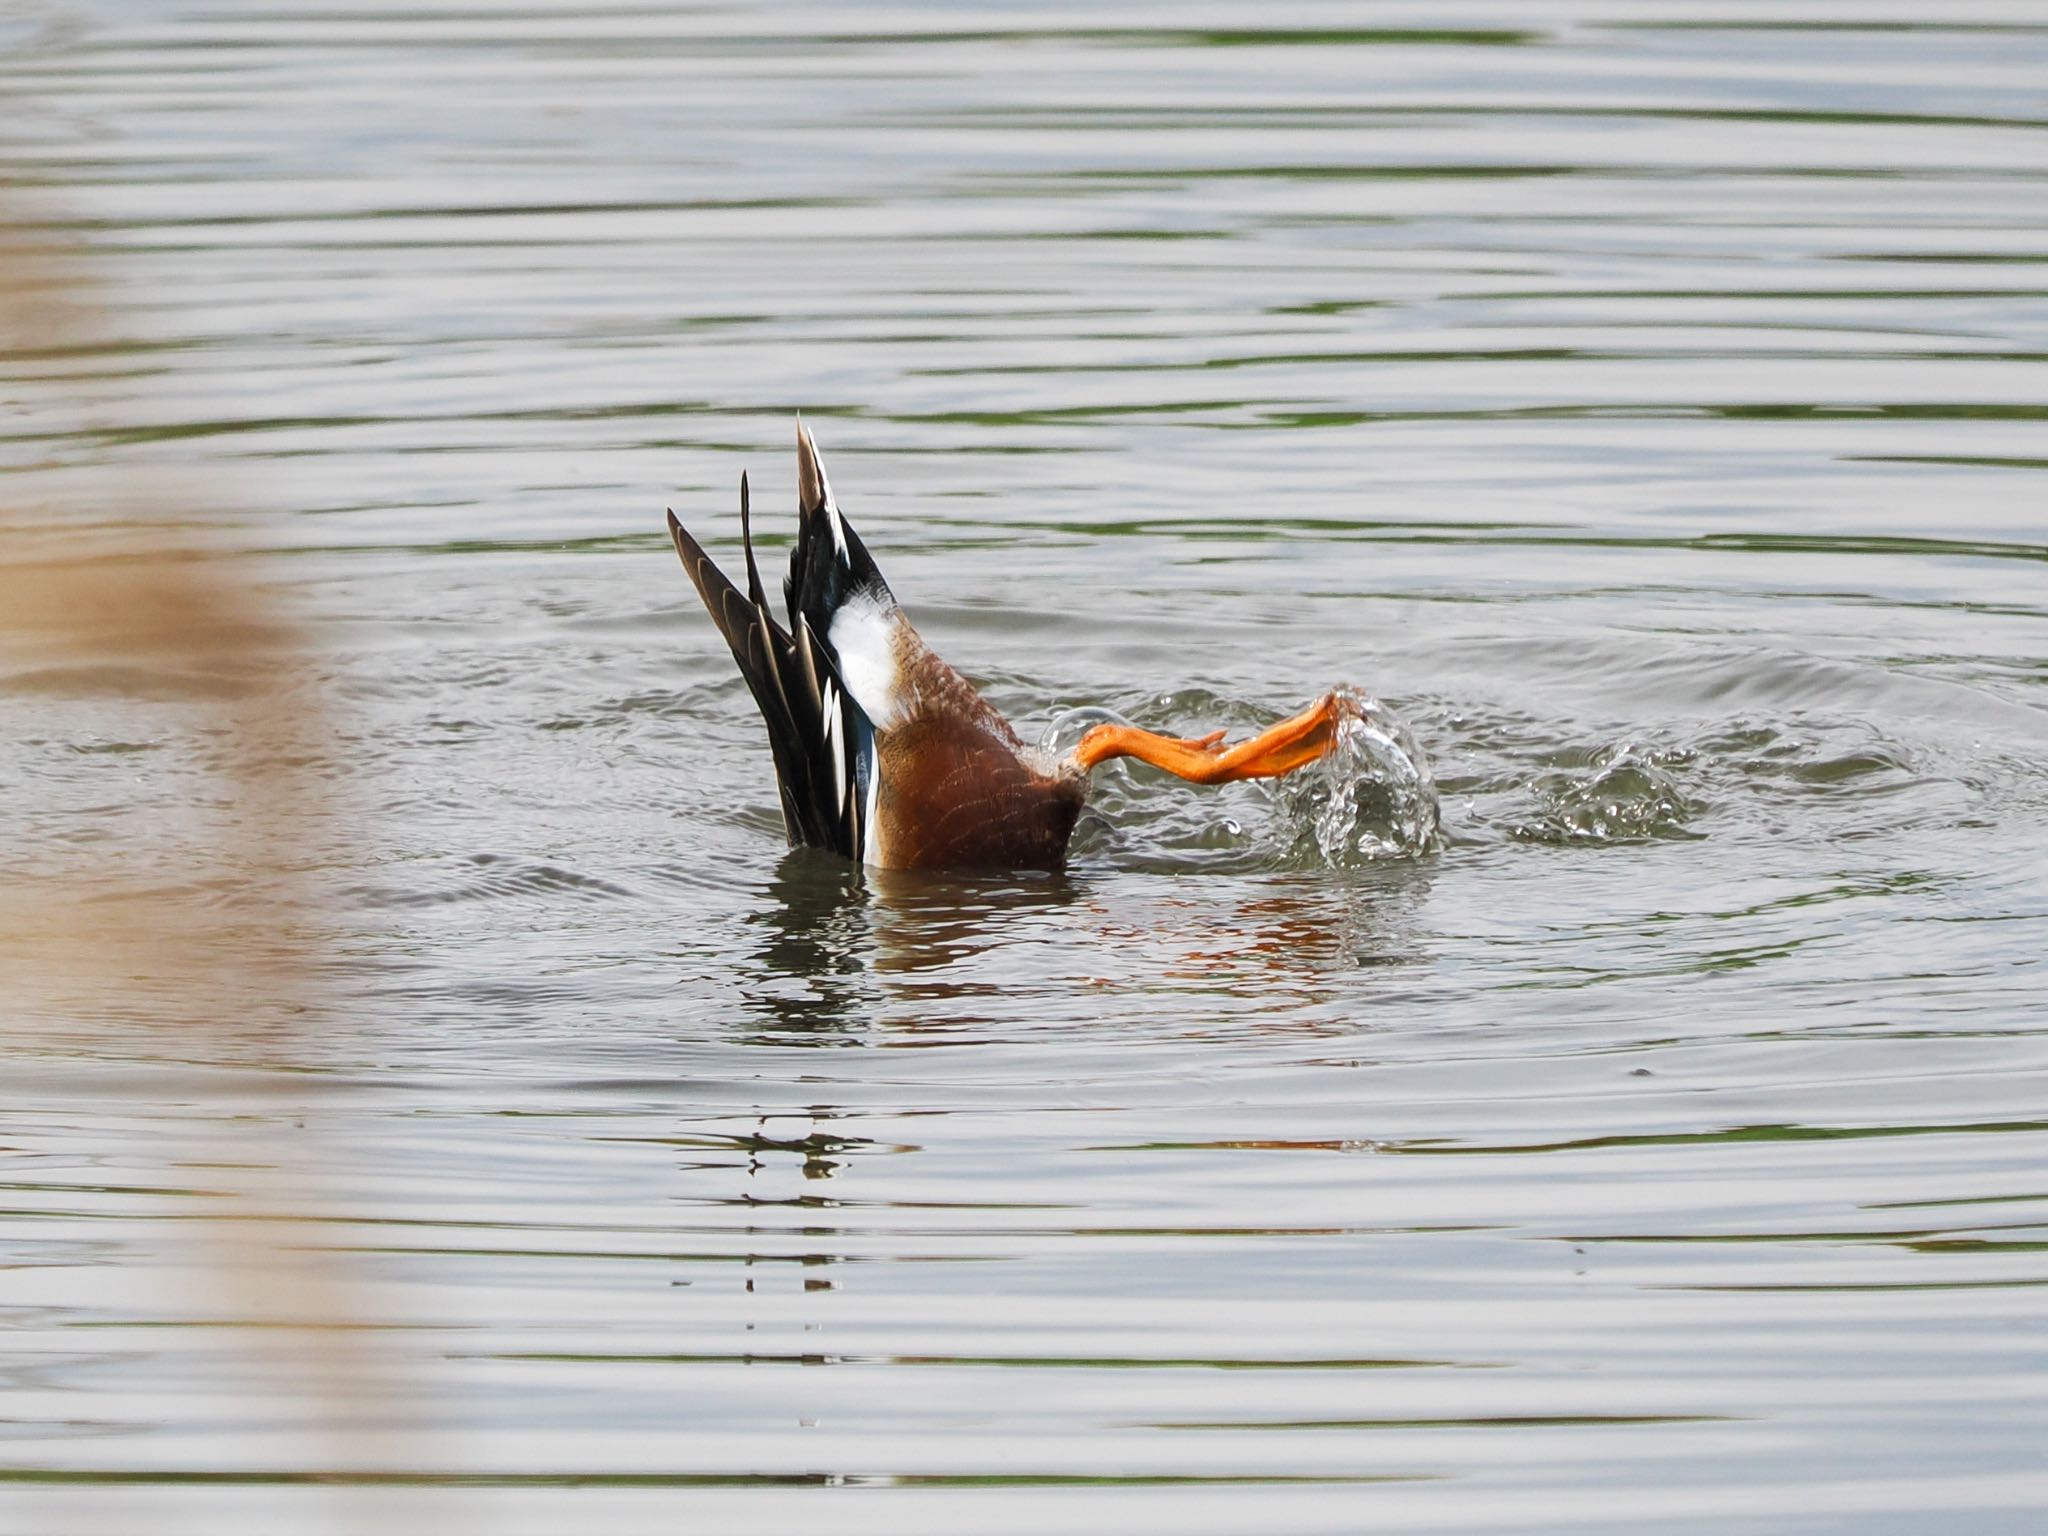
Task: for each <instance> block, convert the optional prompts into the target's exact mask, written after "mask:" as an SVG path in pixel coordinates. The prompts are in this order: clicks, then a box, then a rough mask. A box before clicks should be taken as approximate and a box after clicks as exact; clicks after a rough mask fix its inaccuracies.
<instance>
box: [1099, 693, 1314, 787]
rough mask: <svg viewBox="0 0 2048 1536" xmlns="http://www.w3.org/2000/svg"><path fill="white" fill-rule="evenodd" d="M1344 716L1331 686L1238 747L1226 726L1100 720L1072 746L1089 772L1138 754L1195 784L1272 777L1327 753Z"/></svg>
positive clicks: (1226, 782) (1143, 759)
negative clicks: (1188, 729)
mask: <svg viewBox="0 0 2048 1536" xmlns="http://www.w3.org/2000/svg"><path fill="white" fill-rule="evenodd" d="M1343 718H1344V705H1343V703H1342V702H1341V701H1340V700H1339V699H1338V696H1337V695H1336V694H1335V693H1334V692H1332V693H1326V694H1324V695H1323V696H1322V697H1321V698H1320V699H1317V700H1316V701H1315V703H1313V704H1311V705H1309V707H1308V708H1307V709H1304V710H1303V711H1302V712H1301V713H1300V714H1298V715H1295V716H1293V717H1291V718H1290V719H1286V720H1282V721H1281V722H1280V723H1279V724H1278V725H1276V726H1273V727H1272V728H1271V729H1269V730H1265V731H1261V732H1260V733H1259V734H1258V735H1256V736H1254V737H1252V738H1251V739H1250V740H1249V741H1241V742H1239V743H1238V744H1237V745H1236V746H1234V747H1224V746H1223V745H1222V744H1221V743H1222V741H1223V737H1224V735H1225V732H1223V731H1211V732H1210V733H1209V734H1208V735H1206V736H1200V737H1193V738H1188V737H1179V736H1155V735H1153V734H1152V733H1151V732H1150V731H1141V730H1139V729H1138V728H1137V727H1136V726H1132V725H1098V726H1096V727H1095V729H1093V730H1092V731H1090V732H1089V733H1088V734H1087V735H1085V736H1083V737H1082V738H1081V742H1080V745H1078V746H1077V747H1075V748H1074V761H1075V762H1076V763H1077V764H1078V765H1079V766H1080V768H1081V769H1082V771H1083V772H1086V771H1087V770H1088V769H1090V768H1093V767H1094V766H1095V765H1096V764H1097V763H1103V762H1107V761H1108V760H1109V759H1110V758H1112V757H1135V758H1137V759H1139V760H1140V761H1141V762H1147V763H1150V764H1151V765H1152V766H1153V767H1155V768H1164V769H1165V770H1166V771H1167V772H1168V773H1171V774H1175V775H1177V776H1178V777H1180V778H1183V779H1186V780H1188V781H1189V782H1190V783H1193V784H1228V783H1231V782H1232V781H1233V780H1236V779H1272V778H1278V777H1279V776H1280V775H1281V774H1283V773H1292V772H1294V770H1295V769H1297V768H1305V767H1307V766H1308V765H1309V764H1310V763H1312V762H1315V761H1316V760H1317V759H1318V758H1320V757H1323V756H1324V755H1326V754H1327V753H1328V752H1329V750H1330V748H1331V747H1333V746H1335V745H1336V743H1337V726H1338V724H1339V722H1340V721H1342V720H1343Z"/></svg>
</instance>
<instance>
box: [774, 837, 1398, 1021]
mask: <svg viewBox="0 0 2048 1536" xmlns="http://www.w3.org/2000/svg"><path fill="white" fill-rule="evenodd" d="M1431 876H1432V868H1431V866H1430V865H1428V864H1426V863H1411V862H1402V863H1399V864H1390V865H1388V866H1385V867H1383V868H1377V869H1373V870H1368V871H1355V872H1350V873H1348V874H1345V875H1341V876H1330V875H1327V874H1326V875H1322V876H1318V877H1315V878H1309V877H1306V876H1300V875H1292V876H1257V877H1247V876H1216V877H1209V878H1205V879H1204V880H1203V881H1202V883H1201V887H1200V891H1199V894H1197V893H1196V892H1194V891H1191V890H1190V889H1189V887H1188V885H1187V884H1186V883H1185V882H1184V881H1182V880H1180V879H1175V878H1172V877H1170V876H1162V875H1160V874H1158V873H1131V872H1126V871H1114V870H1111V871H1102V872H1099V873H1098V872H1094V871H1088V870H1084V871H1083V872H1081V873H1080V874H1078V875H1069V874H1053V875H1024V876H1005V877H990V876H974V875H960V874H941V873H935V872H930V871H901V870H894V871H884V870H873V869H870V870H867V871H865V872H857V871H855V870H854V869H852V868H851V867H850V866H848V865H846V864H844V863H843V862H840V861H837V860H832V859H829V858H823V857H820V856H819V855H818V854H816V853H815V852H814V851H810V850H802V849H799V850H796V851H794V852H792V853H790V854H789V855H787V856H786V857H785V858H784V859H783V861H782V863H781V865H780V866H779V867H778V869H777V872H776V876H775V878H774V879H773V880H771V881H770V882H769V884H768V886H767V888H766V889H765V890H764V892H763V897H764V900H763V901H762V904H761V908H760V910H759V911H758V912H757V913H756V914H755V917H754V919H753V921H754V922H755V923H756V924H758V925H759V927H760V929H761V931H762V935H763V939H762V942H761V944H760V945H759V947H758V948H757V949H756V951H755V957H754V958H755V961H756V964H755V965H754V966H750V967H748V970H749V972H750V974H748V975H747V976H746V977H745V978H744V981H743V985H742V987H741V991H742V993H743V995H744V996H746V997H747V998H748V999H749V1001H750V1002H751V1003H752V1004H753V1005H754V1009H755V1012H756V1017H757V1018H758V1017H759V1015H760V1014H761V1013H765V1014H766V1015H767V1017H766V1020H765V1021H764V1022H765V1023H766V1024H767V1026H768V1027H767V1029H766V1030H765V1031H761V1032H759V1033H757V1034H753V1035H752V1036H750V1038H754V1039H756V1040H757V1041H758V1042H760V1043H775V1044H783V1045H793V1044H805V1045H851V1044H856V1043H868V1044H885V1045H898V1046H902V1045H914V1044H931V1045H937V1044H944V1043H947V1042H949V1041H954V1042H960V1043H966V1042H969V1041H988V1040H1003V1039H1015V1038H1019V1037H1020V1036H1023V1035H1027V1034H1031V1033H1034V1032H1036V1031H1037V1030H1039V1029H1042V1028H1045V1027H1047V1026H1058V1027H1086V1026H1089V1025H1098V1024H1104V1023H1116V1024H1118V1025H1120V1026H1127V1025H1128V1024H1129V1023H1130V1022H1132V1021H1133V1020H1136V1019H1138V1018H1142V1017H1144V1016H1147V1015H1150V1016H1152V1017H1154V1018H1156V1020H1157V1022H1158V1025H1159V1027H1160V1028H1161V1029H1162V1030H1163V1031H1165V1032H1167V1033H1171V1034H1175V1035H1179V1036H1182V1037H1186V1038H1196V1037H1204V1036H1212V1035H1216V1034H1219V1033H1233V1034H1240V1033H1242V1032H1243V1031H1244V1030H1245V1029H1246V1028H1248V1027H1249V1028H1253V1029H1258V1030H1265V1029H1268V1028H1276V1027H1279V1026H1278V1025H1277V1024H1276V1023H1275V1021H1277V1020H1280V1019H1286V1020H1287V1021H1288V1022H1287V1024H1286V1026H1285V1027H1286V1028H1287V1029H1288V1030H1289V1031H1292V1032H1299V1031H1301V1030H1303V1029H1309V1030H1314V1031H1317V1032H1322V1031H1326V1030H1331V1029H1347V1030H1348V1029H1355V1028H1357V1026H1358V1023H1359V1018H1358V1014H1359V1007H1360V1001H1361V999H1360V996H1359V989H1358V981H1357V979H1358V976H1359V973H1360V972H1361V971H1362V970H1366V969H1371V970H1374V971H1384V969H1385V968H1389V967H1395V968H1398V967H1403V966H1408V965H1417V964H1422V963H1424V962H1425V961H1426V958H1427V955H1426V951H1425V949H1424V946H1423V943H1422V940H1421V933H1422V931H1423V925H1422V924H1421V922H1420V910H1421V907H1422V905H1423V902H1424V900H1425V899H1426V897H1427V894H1428V890H1429V885H1430V880H1431ZM1077 986H1078V990H1079V995H1081V996H1084V997H1087V998H1089V999H1091V1000H1092V1001H1093V1002H1095V1003H1096V1004H1097V1005H1098V1006H1097V1007H1096V1008H1092V1009H1091V1010H1090V1011H1089V1013H1088V1015H1087V1016H1086V1017H1074V1016H1073V1012H1074V1010H1073V999H1074V997H1075V995H1076V993H1077ZM1276 1003H1285V1004H1286V1006H1284V1007H1275V1006H1274V1005H1275V1004H1276ZM1048 1010H1051V1011H1048ZM1262 1021H1263V1022H1262ZM756 1029H757V1030H758V1029H759V1026H758V1025H756Z"/></svg>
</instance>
